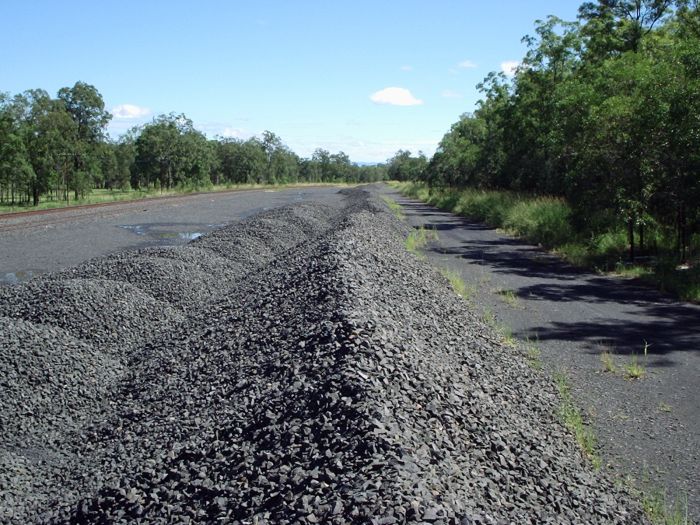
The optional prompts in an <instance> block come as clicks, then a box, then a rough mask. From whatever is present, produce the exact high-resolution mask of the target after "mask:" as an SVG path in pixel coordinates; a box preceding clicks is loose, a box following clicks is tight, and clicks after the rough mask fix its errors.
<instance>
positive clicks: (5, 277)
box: [0, 270, 44, 284]
mask: <svg viewBox="0 0 700 525" xmlns="http://www.w3.org/2000/svg"><path fill="white" fill-rule="evenodd" d="M42 273H44V271H43V270H20V271H18V272H5V273H0V284H19V283H22V282H24V281H28V280H29V279H31V278H32V277H34V276H36V275H39V274H42Z"/></svg>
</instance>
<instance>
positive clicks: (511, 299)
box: [496, 290, 518, 308]
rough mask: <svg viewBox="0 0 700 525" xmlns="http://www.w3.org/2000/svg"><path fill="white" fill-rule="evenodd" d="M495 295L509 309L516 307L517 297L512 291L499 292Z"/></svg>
mask: <svg viewBox="0 0 700 525" xmlns="http://www.w3.org/2000/svg"><path fill="white" fill-rule="evenodd" d="M496 293H497V294H498V295H500V296H501V298H502V299H503V302H504V303H506V304H507V305H508V306H510V307H511V308H517V307H518V296H517V295H516V293H515V291H514V290H499V291H497V292H496Z"/></svg>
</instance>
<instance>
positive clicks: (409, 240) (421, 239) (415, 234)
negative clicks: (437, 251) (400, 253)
mask: <svg viewBox="0 0 700 525" xmlns="http://www.w3.org/2000/svg"><path fill="white" fill-rule="evenodd" d="M437 240H438V233H437V231H436V230H431V229H427V228H424V227H423V226H421V227H420V228H414V229H413V230H412V231H411V233H409V234H408V237H406V241H405V245H406V249H407V250H408V251H409V252H411V253H413V254H415V255H419V250H422V249H423V248H425V247H426V246H427V245H428V243H429V242H430V241H437Z"/></svg>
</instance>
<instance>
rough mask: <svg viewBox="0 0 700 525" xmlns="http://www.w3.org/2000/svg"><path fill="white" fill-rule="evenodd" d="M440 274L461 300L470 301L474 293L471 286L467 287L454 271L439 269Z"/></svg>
mask: <svg viewBox="0 0 700 525" xmlns="http://www.w3.org/2000/svg"><path fill="white" fill-rule="evenodd" d="M440 273H441V274H442V275H443V277H445V279H447V280H448V281H449V282H450V285H451V286H452V289H453V290H454V291H455V292H456V293H457V295H459V296H461V297H462V298H463V299H467V300H469V299H471V298H472V297H473V295H474V293H475V292H476V290H475V288H474V287H473V286H468V285H467V284H466V283H465V282H464V279H462V277H461V276H460V275H459V274H458V273H457V272H456V271H454V270H450V269H449V268H441V269H440Z"/></svg>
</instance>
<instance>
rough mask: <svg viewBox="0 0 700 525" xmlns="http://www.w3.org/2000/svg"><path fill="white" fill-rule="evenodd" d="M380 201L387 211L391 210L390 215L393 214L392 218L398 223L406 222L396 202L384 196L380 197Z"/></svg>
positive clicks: (401, 209)
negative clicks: (387, 208) (384, 204)
mask: <svg viewBox="0 0 700 525" xmlns="http://www.w3.org/2000/svg"><path fill="white" fill-rule="evenodd" d="M382 200H383V201H384V202H385V203H386V205H387V206H388V207H389V210H391V213H393V214H394V217H396V218H397V219H398V220H400V221H403V220H406V215H405V214H404V212H403V208H402V207H401V205H400V204H399V203H398V202H396V201H395V200H394V199H392V198H391V197H387V196H386V195H382Z"/></svg>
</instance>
